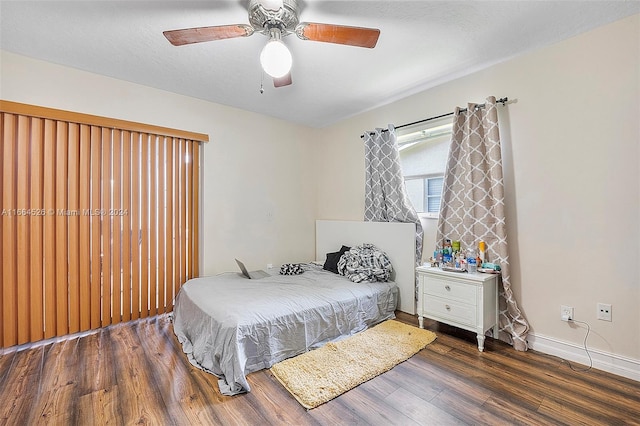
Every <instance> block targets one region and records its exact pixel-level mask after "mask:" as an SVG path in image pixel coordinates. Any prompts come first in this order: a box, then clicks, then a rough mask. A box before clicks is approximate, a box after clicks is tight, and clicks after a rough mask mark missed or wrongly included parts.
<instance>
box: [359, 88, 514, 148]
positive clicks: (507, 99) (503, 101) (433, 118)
mask: <svg viewBox="0 0 640 426" xmlns="http://www.w3.org/2000/svg"><path fill="white" fill-rule="evenodd" d="M508 101H509V98H508V97H506V96H505V97H504V98H500V99H498V100H496V103H501V104H502V106H504V105H505V104H506V103H507V102H508ZM484 107H485V104H478V105H476V108H484ZM466 110H467V109H466V108H461V109H460V111H461V112H464V111H466ZM453 114H455V113H454V112H448V113H446V114H440V115H436V116H435V117H429V118H425V119H422V120H418V121H414V122H413V123H406V124H401V125H399V126H396V127H395V128H396V129H401V128H403V127H409V126H413V125H414V124H420V123H426V122H427V121H432V120H437V119H438V118H444V117H448V116H450V115H453ZM382 131H383V132H388V131H389V129H382ZM370 135H372V136H373V135H375V133H370ZM360 137H361V138H364V135H360Z"/></svg>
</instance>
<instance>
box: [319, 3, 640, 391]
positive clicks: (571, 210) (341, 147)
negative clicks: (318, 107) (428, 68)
mask: <svg viewBox="0 0 640 426" xmlns="http://www.w3.org/2000/svg"><path fill="white" fill-rule="evenodd" d="M639 40H640V15H636V16H633V17H630V18H627V19H624V20H622V21H619V22H616V23H613V24H610V25H607V26H604V27H601V28H599V29H596V30H594V31H591V32H589V33H585V34H583V35H580V36H578V37H575V38H572V39H569V40H566V41H564V42H561V43H558V44H556V45H553V46H550V47H547V48H544V49H541V50H538V51H535V52H532V53H529V54H526V55H524V56H521V57H518V58H515V59H512V60H509V61H507V62H504V63H502V64H498V65H495V66H492V67H490V68H488V69H485V70H483V71H480V72H476V73H474V74H472V75H469V76H466V77H463V78H460V79H457V80H455V81H452V82H449V83H446V84H442V85H440V86H438V87H434V88H431V89H429V90H425V91H424V92H421V93H419V94H416V95H414V96H411V97H409V98H406V99H403V100H400V101H397V102H394V103H392V104H389V105H386V106H384V107H381V108H377V109H375V110H372V111H369V112H367V113H365V114H361V115H359V116H357V117H353V118H351V119H348V120H345V121H343V122H341V123H339V124H337V125H334V126H331V127H330V128H327V129H324V130H323V131H322V135H321V136H319V137H318V139H319V142H320V143H319V144H318V152H317V156H318V162H317V164H318V165H319V166H324V170H318V180H319V185H318V202H317V205H318V216H319V217H321V218H327V219H330V218H340V219H360V218H362V215H363V206H364V204H363V203H364V199H363V187H364V164H363V160H362V159H363V155H364V148H363V145H362V140H361V139H360V137H359V136H360V134H361V133H362V132H363V131H365V130H367V129H372V128H374V127H384V126H386V125H387V123H394V124H396V125H400V124H402V123H408V122H413V121H416V120H420V119H422V118H425V117H430V116H435V115H439V114H442V113H444V112H447V111H452V110H453V109H454V107H455V106H456V105H460V106H465V105H466V103H467V102H482V101H483V100H484V99H485V98H486V96H489V95H495V96H496V97H497V98H499V97H502V96H508V97H509V99H511V100H513V103H510V104H509V105H507V106H506V107H505V108H502V107H499V111H500V120H501V122H502V126H501V131H502V139H503V157H504V173H505V190H506V197H507V200H508V201H507V202H508V205H507V215H508V234H509V237H510V260H511V266H512V270H511V274H512V282H513V290H514V292H515V295H516V299H517V301H518V302H519V304H520V307H521V308H522V310H523V311H524V314H525V316H526V317H527V318H528V320H529V322H530V323H531V327H532V330H531V331H532V336H531V339H530V342H531V343H534V342H535V344H534V347H537V348H540V349H541V350H545V349H549V347H550V346H552V345H553V344H554V343H558V344H560V345H564V347H565V348H569V349H575V352H581V353H582V358H581V359H584V360H585V361H586V357H585V356H584V352H582V351H581V350H580V347H581V345H582V341H583V339H584V336H585V328H584V327H583V326H578V325H569V324H568V323H566V322H562V321H560V305H570V306H573V307H575V318H576V319H577V320H581V321H585V322H588V323H589V324H590V325H591V327H592V332H591V334H590V336H589V339H588V346H589V347H590V348H593V350H595V351H596V352H598V356H601V357H603V358H607V357H609V361H611V359H612V357H611V356H610V355H612V354H613V358H615V360H613V361H611V362H618V361H619V360H620V359H624V362H625V363H626V364H625V365H626V367H624V368H631V369H634V368H635V369H636V371H635V374H636V376H635V377H637V378H638V380H640V283H639V281H640V279H639V273H638V271H639V270H640V249H639V246H640V231H639V226H638V223H639V222H640V207H639V205H640V201H639V199H640V197H639V196H640V174H639V172H638V168H639V164H640V156H639V155H640V154H639V149H638V145H639V141H640V127H639V125H638V123H639V118H638V117H640V108H639V104H640V101H639V99H640V91H639V80H640V71H639V64H640V58H639V53H640V45H639V43H640V42H639ZM425 250H427V251H428V250H430V248H429V247H425ZM597 302H604V303H611V304H612V305H613V321H612V322H603V321H599V320H596V303H597ZM549 350H550V349H549ZM603 362H607V361H606V360H605V361H603Z"/></svg>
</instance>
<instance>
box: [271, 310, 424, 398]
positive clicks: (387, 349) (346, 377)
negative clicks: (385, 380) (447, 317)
mask: <svg viewBox="0 0 640 426" xmlns="http://www.w3.org/2000/svg"><path fill="white" fill-rule="evenodd" d="M435 339H436V335H435V333H433V332H431V331H429V330H423V329H420V328H417V327H413V326H410V325H407V324H403V323H401V322H399V321H395V320H388V321H385V322H383V323H381V324H378V325H376V326H375V327H373V328H370V329H368V330H365V331H363V332H361V333H358V334H356V335H354V336H352V337H349V338H347V339H344V340H341V341H338V342H335V343H327V344H326V345H324V346H323V347H321V348H318V349H315V350H312V351H309V352H306V353H304V354H302V355H298V356H296V357H294V358H289V359H287V360H284V361H282V362H279V363H277V364H275V365H273V366H272V367H271V373H273V375H274V376H275V377H276V378H277V379H278V381H280V383H282V385H283V386H284V387H285V388H286V389H287V390H288V391H289V392H290V393H291V395H293V396H294V397H295V398H296V399H297V400H298V402H299V403H300V404H302V406H303V407H305V408H307V409H311V408H315V407H317V406H319V405H321V404H324V403H325V402H327V401H330V400H332V399H333V398H335V397H337V396H339V395H341V394H343V393H344V392H346V391H348V390H350V389H353V388H354V387H356V386H358V385H359V384H361V383H364V382H366V381H367V380H370V379H372V378H374V377H376V376H378V375H380V374H382V373H384V372H385V371H389V370H391V369H392V368H393V367H394V366H396V365H398V364H400V363H401V362H403V361H406V360H407V359H409V358H411V357H412V356H413V355H415V354H416V353H418V352H419V351H420V350H421V349H423V348H424V347H426V346H427V345H428V344H429V343H431V342H433V341H434V340H435Z"/></svg>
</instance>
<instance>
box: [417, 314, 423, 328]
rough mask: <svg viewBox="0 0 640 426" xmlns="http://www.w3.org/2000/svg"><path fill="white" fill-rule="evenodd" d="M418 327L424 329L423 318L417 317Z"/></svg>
mask: <svg viewBox="0 0 640 426" xmlns="http://www.w3.org/2000/svg"><path fill="white" fill-rule="evenodd" d="M418 325H419V326H420V328H424V318H423V317H421V316H419V317H418Z"/></svg>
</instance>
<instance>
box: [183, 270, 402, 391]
mask: <svg viewBox="0 0 640 426" xmlns="http://www.w3.org/2000/svg"><path fill="white" fill-rule="evenodd" d="M308 269H309V270H306V271H305V272H304V273H303V274H300V275H273V276H269V277H266V278H262V279H259V280H250V279H247V278H244V277H243V276H242V275H240V274H237V273H231V272H230V273H224V274H220V275H216V276H212V277H205V278H195V279H191V280H189V281H188V282H187V283H185V285H183V286H182V288H181V289H180V292H179V293H178V295H177V297H176V303H175V308H174V332H175V334H176V336H177V338H178V340H179V341H180V343H181V345H182V348H183V351H184V352H185V354H186V355H187V357H188V359H189V361H190V362H191V363H192V364H193V365H195V366H196V367H198V368H200V369H202V370H204V371H207V372H209V373H212V374H214V375H216V376H217V377H218V378H219V381H218V385H219V387H220V391H221V393H223V394H225V395H235V394H238V393H243V392H248V391H250V386H249V384H248V382H247V379H246V375H247V374H249V373H252V372H254V371H258V370H261V369H264V368H269V367H271V366H272V365H273V364H275V363H277V362H280V361H282V360H284V359H287V358H290V357H293V356H296V355H299V354H301V353H304V352H306V351H309V350H311V349H314V348H317V347H319V346H322V345H323V344H325V343H327V342H329V341H334V340H339V339H341V338H344V337H347V336H350V335H353V334H355V333H358V332H360V331H363V330H365V329H366V328H368V327H371V326H373V325H375V324H378V323H379V322H382V321H385V320H387V319H391V318H394V317H395V314H394V311H395V309H396V304H397V301H398V288H397V286H396V285H395V283H393V282H362V283H354V282H351V281H349V280H348V279H346V278H344V277H342V276H340V275H336V274H334V273H331V272H327V271H324V270H322V269H321V268H320V267H314V266H309V268H308Z"/></svg>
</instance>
